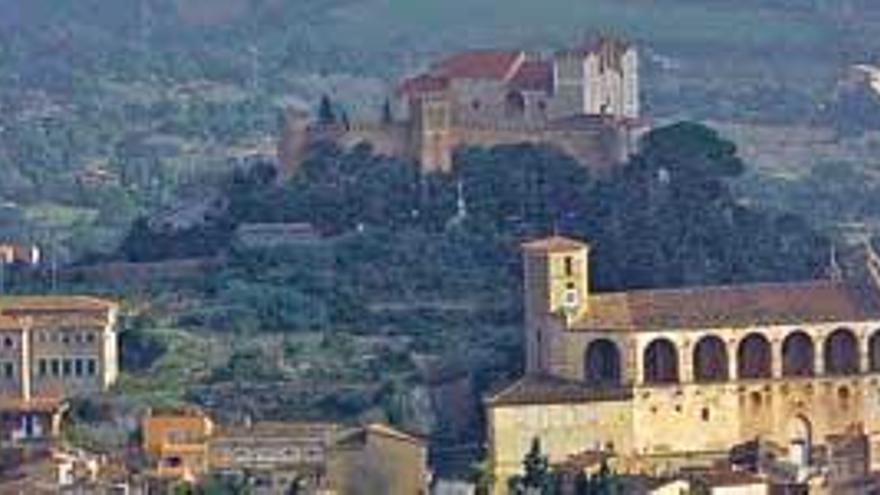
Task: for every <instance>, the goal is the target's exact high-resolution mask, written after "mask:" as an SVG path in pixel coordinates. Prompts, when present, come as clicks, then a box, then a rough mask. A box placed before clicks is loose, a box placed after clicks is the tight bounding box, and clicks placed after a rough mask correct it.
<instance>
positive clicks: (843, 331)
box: [823, 328, 859, 375]
mask: <svg viewBox="0 0 880 495" xmlns="http://www.w3.org/2000/svg"><path fill="white" fill-rule="evenodd" d="M823 352H824V357H825V374H826V375H853V374H856V373H858V372H859V339H858V338H857V337H856V334H855V333H853V331H852V330H850V329H848V328H838V329H837V330H835V331H833V332H831V335H829V336H828V338H827V339H825V346H824V350H823Z"/></svg>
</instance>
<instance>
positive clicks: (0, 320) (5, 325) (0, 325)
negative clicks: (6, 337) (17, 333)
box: [0, 314, 23, 330]
mask: <svg viewBox="0 0 880 495" xmlns="http://www.w3.org/2000/svg"><path fill="white" fill-rule="evenodd" d="M22 327H23V324H22V321H21V320H18V319H16V318H10V317H8V316H3V315H2V314H0V330H21V329H22Z"/></svg>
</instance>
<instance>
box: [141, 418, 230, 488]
mask: <svg viewBox="0 0 880 495" xmlns="http://www.w3.org/2000/svg"><path fill="white" fill-rule="evenodd" d="M141 429H142V440H143V450H144V453H145V454H147V456H149V457H150V459H151V460H152V461H153V464H154V466H155V469H154V474H155V475H156V476H158V477H159V478H174V479H184V480H187V481H194V480H195V479H197V478H198V477H199V476H201V475H203V474H205V473H206V472H207V471H208V440H209V439H210V438H211V435H212V434H213V432H214V422H213V421H211V418H209V417H208V416H207V415H206V414H205V413H203V412H202V411H201V410H199V409H196V408H183V409H179V410H165V411H157V410H149V411H147V413H146V414H145V415H144V418H143V421H142V424H141Z"/></svg>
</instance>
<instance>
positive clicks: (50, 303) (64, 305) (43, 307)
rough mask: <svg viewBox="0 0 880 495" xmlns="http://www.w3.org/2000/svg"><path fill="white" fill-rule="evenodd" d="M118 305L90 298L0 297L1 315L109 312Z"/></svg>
mask: <svg viewBox="0 0 880 495" xmlns="http://www.w3.org/2000/svg"><path fill="white" fill-rule="evenodd" d="M115 307H116V303H114V302H112V301H108V300H106V299H99V298H97V297H90V296H9V297H0V314H4V315H8V316H15V315H18V314H31V313H42V312H49V313H51V312H78V311H107V310H110V309H112V308H115Z"/></svg>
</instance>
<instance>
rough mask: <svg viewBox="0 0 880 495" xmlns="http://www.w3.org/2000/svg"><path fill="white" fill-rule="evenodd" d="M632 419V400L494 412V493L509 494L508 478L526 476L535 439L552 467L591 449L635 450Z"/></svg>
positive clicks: (493, 409)
mask: <svg viewBox="0 0 880 495" xmlns="http://www.w3.org/2000/svg"><path fill="white" fill-rule="evenodd" d="M632 414H633V408H632V405H631V402H630V401H613V400H609V401H596V402H584V403H570V404H565V403H563V404H543V405H542V404H532V405H517V406H499V407H490V408H489V410H488V415H487V418H486V420H487V425H488V433H489V439H488V440H489V444H490V449H489V455H490V459H489V460H490V462H491V463H492V466H493V469H494V474H495V479H496V483H495V493H498V494H502V493H506V486H507V483H506V482H507V479H508V478H509V477H510V476H513V475H515V474H520V473H521V472H522V461H523V457H525V455H526V453H527V452H528V451H529V449H530V448H531V445H532V440H533V439H535V438H538V439H540V441H541V450H542V452H544V453H545V454H547V455H548V456H549V460H550V462H562V461H564V460H566V459H567V458H568V456H570V455H574V454H577V453H580V452H584V451H586V450H596V449H604V448H609V447H611V448H613V449H614V450H615V451H621V452H628V451H630V450H632V447H633V445H632V439H633V417H632Z"/></svg>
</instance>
